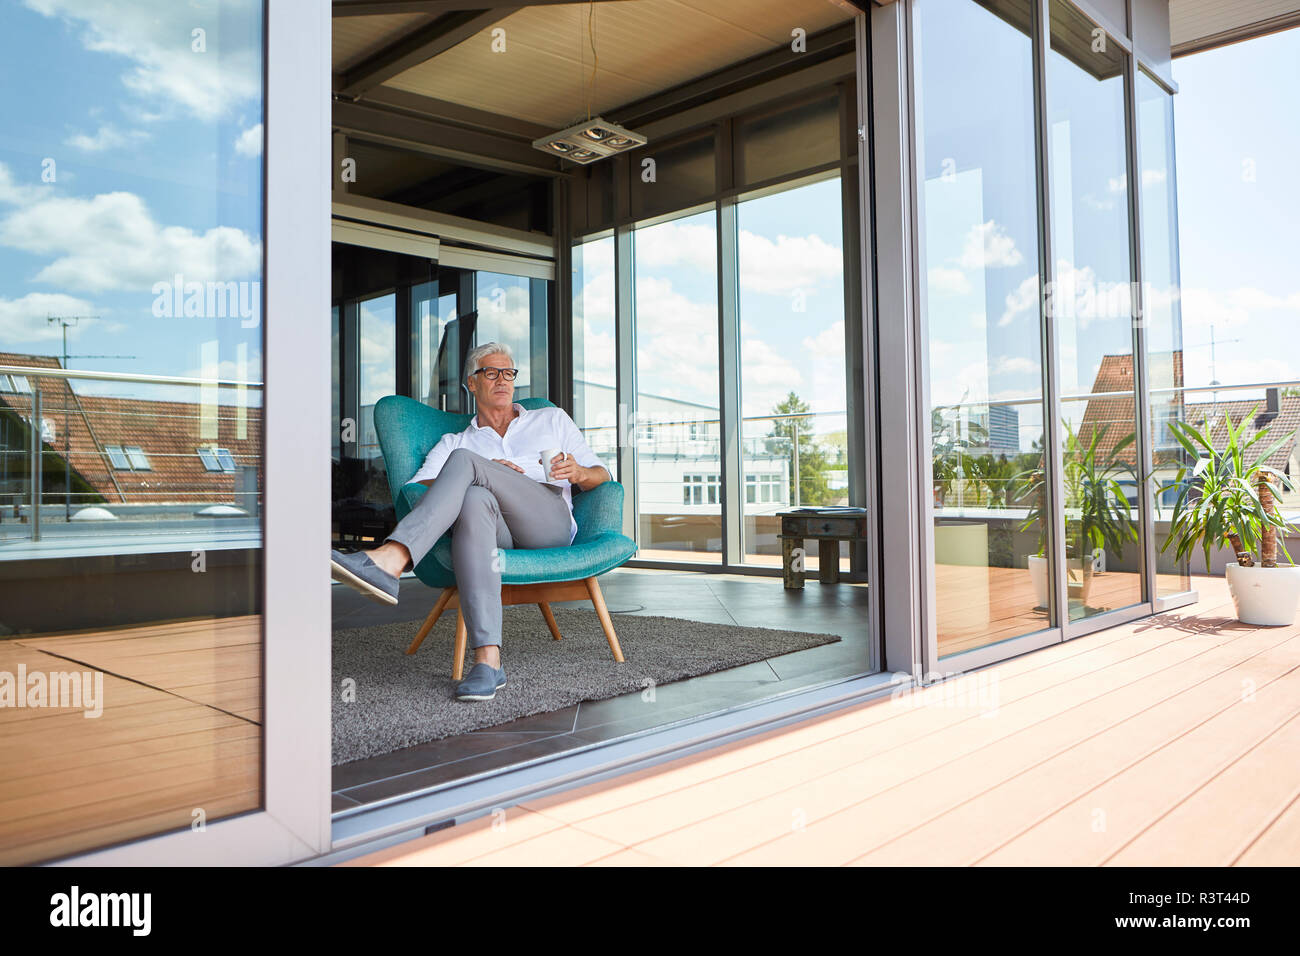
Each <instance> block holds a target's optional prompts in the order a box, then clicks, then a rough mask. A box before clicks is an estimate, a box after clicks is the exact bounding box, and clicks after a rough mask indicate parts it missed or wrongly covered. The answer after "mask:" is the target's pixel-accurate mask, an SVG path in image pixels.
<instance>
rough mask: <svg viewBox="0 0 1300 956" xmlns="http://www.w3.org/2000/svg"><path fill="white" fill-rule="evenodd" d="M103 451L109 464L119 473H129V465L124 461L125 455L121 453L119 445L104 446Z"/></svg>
mask: <svg viewBox="0 0 1300 956" xmlns="http://www.w3.org/2000/svg"><path fill="white" fill-rule="evenodd" d="M104 451H105V452H107V453H108V460H109V463H110V464H112V466H113V467H114V468H117V469H118V470H119V471H130V470H131V463H130V462H129V461H127V460H126V455H124V454H123V453H122V446H121V445H105V446H104Z"/></svg>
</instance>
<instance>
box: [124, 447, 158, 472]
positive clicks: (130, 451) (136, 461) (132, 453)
mask: <svg viewBox="0 0 1300 956" xmlns="http://www.w3.org/2000/svg"><path fill="white" fill-rule="evenodd" d="M126 457H127V459H128V460H129V461H130V462H131V467H132V468H134V469H135V470H136V471H149V470H150V469H151V468H152V467H153V466H152V465H150V464H149V456H148V455H146V454H145V453H144V449H143V448H141V447H140V446H139V445H127V446H126Z"/></svg>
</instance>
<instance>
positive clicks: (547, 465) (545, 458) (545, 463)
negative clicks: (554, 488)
mask: <svg viewBox="0 0 1300 956" xmlns="http://www.w3.org/2000/svg"><path fill="white" fill-rule="evenodd" d="M559 454H560V449H558V448H547V449H546V450H545V451H543V452H542V471H543V472H545V474H546V480H547V481H551V480H552V479H551V459H552V458H554V457H556V456H557V455H559Z"/></svg>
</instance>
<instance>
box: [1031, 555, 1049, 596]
mask: <svg viewBox="0 0 1300 956" xmlns="http://www.w3.org/2000/svg"><path fill="white" fill-rule="evenodd" d="M1029 580H1031V581H1033V582H1034V597H1035V598H1036V599H1037V601H1038V607H1047V559H1046V558H1040V557H1038V556H1037V555H1033V554H1031V555H1030V556H1029Z"/></svg>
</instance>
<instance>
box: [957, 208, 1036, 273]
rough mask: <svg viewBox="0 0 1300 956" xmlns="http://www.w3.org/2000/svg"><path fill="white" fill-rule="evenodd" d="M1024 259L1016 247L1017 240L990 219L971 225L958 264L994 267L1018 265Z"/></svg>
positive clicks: (964, 267)
mask: <svg viewBox="0 0 1300 956" xmlns="http://www.w3.org/2000/svg"><path fill="white" fill-rule="evenodd" d="M1023 261H1024V256H1022V255H1021V254H1020V250H1019V249H1017V248H1016V243H1015V240H1014V239H1012V238H1011V237H1010V236H1008V235H1007V234H1006V232H1005V231H1003V229H1002V227H1001V226H999V225H998V224H997V222H995V221H994V220H992V219H990V220H989V221H988V222H983V223H979V224H978V225H975V226H971V228H970V232H968V233H967V234H966V242H965V245H964V246H963V248H962V252H961V257H960V258H959V259H958V260H957V264H958V265H960V266H961V267H962V268H963V269H994V268H998V267H1000V266H1016V265H1019V264H1020V263H1021V262H1023Z"/></svg>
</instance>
